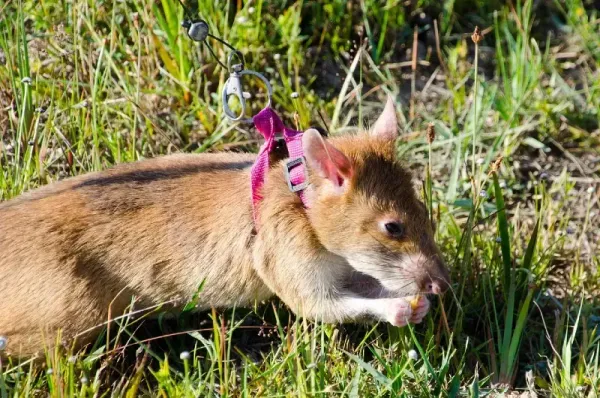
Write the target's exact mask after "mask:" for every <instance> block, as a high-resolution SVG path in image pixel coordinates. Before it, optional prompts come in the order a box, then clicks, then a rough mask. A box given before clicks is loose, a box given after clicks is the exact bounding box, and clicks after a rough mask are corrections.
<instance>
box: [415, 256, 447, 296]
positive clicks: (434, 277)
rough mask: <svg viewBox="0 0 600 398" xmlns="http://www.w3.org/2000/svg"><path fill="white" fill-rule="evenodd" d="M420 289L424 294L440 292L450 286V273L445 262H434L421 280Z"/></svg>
mask: <svg viewBox="0 0 600 398" xmlns="http://www.w3.org/2000/svg"><path fill="white" fill-rule="evenodd" d="M420 285H421V289H422V291H423V293H426V294H442V293H444V292H445V291H446V290H448V287H449V286H450V275H449V273H448V270H447V269H446V266H445V264H443V263H442V262H441V261H440V262H436V264H435V266H434V267H433V269H432V270H430V271H429V272H428V273H427V276H426V277H425V278H423V280H422V281H421V284H420Z"/></svg>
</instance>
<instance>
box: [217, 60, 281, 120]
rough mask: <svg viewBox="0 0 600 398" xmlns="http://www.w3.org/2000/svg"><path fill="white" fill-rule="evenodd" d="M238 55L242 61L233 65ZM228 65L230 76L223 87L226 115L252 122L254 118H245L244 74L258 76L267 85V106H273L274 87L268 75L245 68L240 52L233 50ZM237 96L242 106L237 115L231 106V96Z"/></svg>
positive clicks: (233, 118) (230, 117) (232, 118)
mask: <svg viewBox="0 0 600 398" xmlns="http://www.w3.org/2000/svg"><path fill="white" fill-rule="evenodd" d="M234 56H235V57H237V58H238V59H239V60H240V63H236V64H233V65H232V60H233V57H234ZM227 66H228V68H229V78H228V79H227V81H226V82H225V85H224V87H223V111H224V112H225V115H226V116H227V117H228V118H229V119H231V120H232V121H234V122H238V121H241V122H244V123H252V118H251V117H250V118H244V115H245V114H246V99H245V98H244V91H243V90H242V76H244V75H253V76H256V77H258V78H259V79H260V80H262V82H263V83H264V84H265V86H266V87H267V95H268V102H267V107H270V106H271V98H272V97H273V88H272V87H271V84H270V83H269V81H268V80H267V78H266V77H264V76H263V75H261V74H260V73H258V72H255V71H252V70H245V69H244V59H243V57H242V55H241V54H240V53H239V52H232V53H231V54H230V55H229V58H228V60H227ZM231 95H233V96H235V97H236V98H237V99H238V101H240V106H241V108H242V110H241V112H240V114H239V115H236V114H235V113H234V112H233V111H232V110H231V108H230V107H229V102H228V100H229V96H231Z"/></svg>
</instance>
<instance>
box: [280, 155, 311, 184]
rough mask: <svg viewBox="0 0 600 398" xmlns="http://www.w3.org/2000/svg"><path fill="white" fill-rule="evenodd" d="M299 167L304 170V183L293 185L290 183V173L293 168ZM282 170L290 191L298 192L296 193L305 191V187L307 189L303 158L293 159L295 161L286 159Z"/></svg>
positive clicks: (306, 175) (306, 174)
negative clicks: (302, 167)
mask: <svg viewBox="0 0 600 398" xmlns="http://www.w3.org/2000/svg"><path fill="white" fill-rule="evenodd" d="M300 165H302V166H304V169H303V174H304V181H302V182H301V183H300V184H298V185H294V184H293V183H292V175H291V171H292V169H293V168H294V167H296V166H300ZM283 170H284V173H285V180H286V181H287V184H288V187H289V188H290V191H292V192H298V191H302V190H303V189H306V187H308V173H307V172H306V160H305V158H304V156H301V157H299V158H295V159H288V160H287V161H286V162H285V163H284V164H283Z"/></svg>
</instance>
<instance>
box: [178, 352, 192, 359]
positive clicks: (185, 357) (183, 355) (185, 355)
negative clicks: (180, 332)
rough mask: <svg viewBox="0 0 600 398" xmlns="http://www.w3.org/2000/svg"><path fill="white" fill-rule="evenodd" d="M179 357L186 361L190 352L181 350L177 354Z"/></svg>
mask: <svg viewBox="0 0 600 398" xmlns="http://www.w3.org/2000/svg"><path fill="white" fill-rule="evenodd" d="M179 358H180V359H181V360H182V361H187V360H188V359H190V352H189V351H182V352H181V354H179Z"/></svg>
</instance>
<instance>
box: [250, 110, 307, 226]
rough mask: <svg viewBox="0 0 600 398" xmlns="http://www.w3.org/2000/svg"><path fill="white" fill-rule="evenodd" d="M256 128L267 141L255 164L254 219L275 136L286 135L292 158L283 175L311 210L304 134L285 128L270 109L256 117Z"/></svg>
mask: <svg viewBox="0 0 600 398" xmlns="http://www.w3.org/2000/svg"><path fill="white" fill-rule="evenodd" d="M252 120H253V122H254V125H255V126H256V129H257V130H258V131H259V132H260V133H261V134H262V135H263V137H264V138H265V143H264V144H263V145H262V147H261V148H260V151H259V153H258V157H257V158H256V161H255V162H254V164H253V165H252V170H251V179H252V180H251V182H252V216H253V217H254V224H255V225H257V221H258V204H259V202H260V200H261V199H262V194H261V187H262V186H263V184H264V182H265V176H266V174H267V172H268V170H269V153H271V151H272V150H273V148H274V147H275V135H276V134H279V133H283V139H284V141H285V144H286V147H287V150H288V156H289V159H288V160H287V161H285V163H284V172H285V177H286V181H287V183H288V187H289V188H290V191H292V192H297V193H298V196H299V197H300V200H302V203H303V204H304V207H308V206H307V203H306V197H305V189H306V187H307V185H308V175H307V169H306V161H305V158H304V151H303V149H302V134H303V133H302V131H297V130H293V129H290V128H287V127H285V126H284V125H283V122H282V121H281V119H280V118H279V116H277V114H276V113H275V111H274V110H273V109H272V108H271V107H269V106H267V107H266V108H265V109H263V110H262V111H260V112H259V113H258V114H257V115H256V116H254V117H253V119H252Z"/></svg>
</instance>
